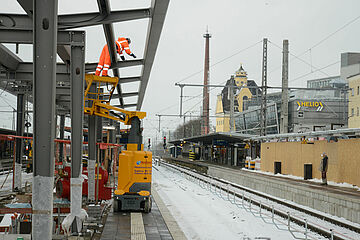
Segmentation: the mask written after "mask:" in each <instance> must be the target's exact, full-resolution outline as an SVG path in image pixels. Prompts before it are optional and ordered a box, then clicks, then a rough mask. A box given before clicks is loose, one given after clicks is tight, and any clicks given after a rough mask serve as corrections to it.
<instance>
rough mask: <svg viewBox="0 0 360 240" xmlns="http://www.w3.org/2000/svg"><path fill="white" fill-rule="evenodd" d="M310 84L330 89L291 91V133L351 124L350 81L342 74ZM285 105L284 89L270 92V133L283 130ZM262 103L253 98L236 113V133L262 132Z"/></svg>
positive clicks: (310, 85) (267, 124) (267, 120)
mask: <svg viewBox="0 0 360 240" xmlns="http://www.w3.org/2000/svg"><path fill="white" fill-rule="evenodd" d="M359 85H360V84H359ZM308 87H309V88H320V89H321V88H326V90H325V89H324V90H312V89H304V90H292V91H290V92H289V102H288V103H287V104H288V106H289V114H288V126H289V129H288V132H289V133H298V132H309V131H317V130H332V129H338V128H342V127H347V118H348V117H347V115H348V107H347V106H348V96H347V84H346V82H345V81H344V80H341V79H340V77H339V76H335V77H329V78H321V79H314V80H310V81H308ZM329 88H330V89H329ZM328 89H329V90H328ZM359 97H360V95H359ZM359 101H360V98H359ZM281 104H282V102H281V92H275V93H270V94H268V96H267V108H266V134H267V135H268V134H278V133H280V131H279V127H280V121H279V119H280V114H281ZM260 106H261V102H260V99H258V98H253V99H251V100H250V101H248V103H247V106H246V108H245V110H244V111H243V112H238V113H236V116H235V128H236V132H239V133H244V134H253V135H259V134H260Z"/></svg>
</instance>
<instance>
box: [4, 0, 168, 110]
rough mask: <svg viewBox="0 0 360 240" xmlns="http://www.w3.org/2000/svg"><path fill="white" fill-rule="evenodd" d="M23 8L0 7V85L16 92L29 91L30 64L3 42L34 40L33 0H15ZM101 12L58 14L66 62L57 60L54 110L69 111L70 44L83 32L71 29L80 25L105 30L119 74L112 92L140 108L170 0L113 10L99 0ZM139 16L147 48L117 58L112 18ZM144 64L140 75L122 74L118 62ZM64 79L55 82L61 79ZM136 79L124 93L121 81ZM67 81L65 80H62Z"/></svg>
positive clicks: (123, 104)
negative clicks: (130, 56) (138, 55)
mask: <svg viewBox="0 0 360 240" xmlns="http://www.w3.org/2000/svg"><path fill="white" fill-rule="evenodd" d="M18 2H19V4H20V5H21V6H22V8H23V9H24V11H25V12H26V13H27V14H6V13H0V73H1V74H0V88H1V89H3V90H4V89H5V91H7V92H9V93H11V94H13V95H17V93H18V92H19V90H20V89H21V90H27V91H32V79H33V76H32V74H33V64H32V63H31V62H23V61H22V60H21V59H20V58H19V57H17V55H16V54H14V53H13V52H11V51H10V50H9V49H7V48H6V47H5V46H4V45H2V44H1V43H15V44H32V43H33V33H32V28H33V22H32V15H33V1H31V0H29V1H24V0H18ZM97 3H98V7H99V12H90V13H79V14H64V15H59V16H58V30H59V31H58V34H57V42H58V45H57V54H58V55H59V56H60V58H61V59H62V60H63V62H64V63H57V66H56V81H57V85H56V94H57V96H56V104H57V111H59V110H60V111H62V110H65V112H66V113H69V112H70V105H69V97H70V87H69V84H66V83H67V82H70V67H69V63H70V55H71V50H70V44H71V43H73V42H78V41H79V39H81V38H82V36H81V34H82V31H69V30H70V29H74V28H79V27H89V26H95V25H103V28H104V35H105V37H106V41H107V44H108V46H109V48H110V57H111V62H112V64H111V67H110V69H113V73H114V76H115V77H119V84H118V85H117V87H116V88H117V93H116V94H114V98H115V97H116V98H118V99H119V103H120V104H119V107H122V108H129V107H136V110H140V109H141V107H142V104H143V100H144V95H145V91H146V87H147V84H148V81H149V77H150V72H151V68H152V64H153V61H154V58H155V53H156V50H157V46H158V42H159V39H160V34H161V31H162V27H163V23H164V20H165V16H166V11H167V8H168V5H169V0H152V1H151V6H150V8H141V9H132V10H121V11H111V8H110V4H109V1H108V0H97ZM138 19H149V26H148V29H147V34H146V43H145V51H144V54H143V59H136V60H128V61H124V62H118V59H117V56H116V51H115V46H114V41H115V38H114V31H113V23H117V22H126V21H131V20H138ZM96 66H97V63H87V64H86V65H85V72H86V73H89V72H93V71H95V69H96ZM132 66H142V72H141V75H140V76H133V77H126V78H122V77H120V74H119V70H118V69H119V68H126V67H132ZM63 82H65V84H59V83H63ZM132 82H135V83H136V84H138V83H139V82H140V84H139V89H138V91H137V92H131V93H126V92H125V93H123V92H122V89H121V84H123V83H132ZM64 85H65V86H64ZM130 96H137V97H138V99H137V102H136V103H126V102H125V100H126V99H124V98H127V97H130Z"/></svg>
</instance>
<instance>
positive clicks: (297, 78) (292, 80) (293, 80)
mask: <svg viewBox="0 0 360 240" xmlns="http://www.w3.org/2000/svg"><path fill="white" fill-rule="evenodd" d="M338 63H340V61H336V62H333V63H331V64H329V65H326V66H325V67H322V68H320V69H318V70H315V71H312V72H309V73H306V74H304V75H301V76H299V77H296V78H294V79H291V80H289V82H295V81H296V80H299V79H301V78H304V77H306V76H308V75H311V74H313V73H315V72H318V71H320V70H323V69H326V68H328V67H331V66H333V65H335V64H338Z"/></svg>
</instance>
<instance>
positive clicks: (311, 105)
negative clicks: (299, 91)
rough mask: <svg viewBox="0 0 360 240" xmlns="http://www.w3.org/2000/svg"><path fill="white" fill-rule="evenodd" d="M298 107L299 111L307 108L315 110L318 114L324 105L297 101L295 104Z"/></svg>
mask: <svg viewBox="0 0 360 240" xmlns="http://www.w3.org/2000/svg"><path fill="white" fill-rule="evenodd" d="M296 103H297V105H298V108H297V110H298V111H299V110H300V109H301V107H308V108H316V111H317V112H320V111H322V110H323V108H324V105H323V103H322V102H315V101H314V102H305V101H301V102H300V101H297V102H296Z"/></svg>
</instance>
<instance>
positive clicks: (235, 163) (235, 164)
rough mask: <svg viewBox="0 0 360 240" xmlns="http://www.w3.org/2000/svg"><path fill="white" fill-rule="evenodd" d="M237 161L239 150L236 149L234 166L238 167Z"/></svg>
mask: <svg viewBox="0 0 360 240" xmlns="http://www.w3.org/2000/svg"><path fill="white" fill-rule="evenodd" d="M237 159H238V148H237V147H235V148H234V166H237V162H238V161H237Z"/></svg>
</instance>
